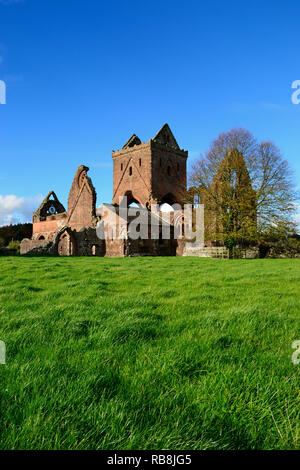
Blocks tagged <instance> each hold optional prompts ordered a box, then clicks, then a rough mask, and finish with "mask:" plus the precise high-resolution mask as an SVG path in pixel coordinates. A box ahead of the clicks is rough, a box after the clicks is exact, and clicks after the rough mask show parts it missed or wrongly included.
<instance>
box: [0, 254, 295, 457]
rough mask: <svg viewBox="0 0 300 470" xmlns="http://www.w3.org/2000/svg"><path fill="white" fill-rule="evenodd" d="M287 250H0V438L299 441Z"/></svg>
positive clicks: (66, 444)
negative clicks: (235, 254)
mask: <svg viewBox="0 0 300 470" xmlns="http://www.w3.org/2000/svg"><path fill="white" fill-rule="evenodd" d="M299 293H300V260H267V259H266V260H253V261H251V260H249V261H241V260H233V261H226V260H208V259H197V258H134V259H130V258H129V259H106V258H9V257H7V258H0V340H3V341H5V343H6V348H7V364H6V365H1V364H0V383H1V388H0V413H1V415H0V416H1V426H0V448H2V449H296V448H297V449H299V448H300V444H299V397H300V395H299V389H300V383H299V373H300V365H298V366H297V365H293V364H292V361H291V355H292V353H293V350H292V348H291V344H292V342H293V341H294V340H297V339H300V296H299Z"/></svg>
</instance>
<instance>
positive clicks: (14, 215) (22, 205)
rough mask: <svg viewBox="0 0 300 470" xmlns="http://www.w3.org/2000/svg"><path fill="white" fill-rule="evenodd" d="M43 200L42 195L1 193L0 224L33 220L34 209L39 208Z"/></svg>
mask: <svg viewBox="0 0 300 470" xmlns="http://www.w3.org/2000/svg"><path fill="white" fill-rule="evenodd" d="M42 200H43V196H42V195H40V196H36V197H17V196H15V195H14V194H10V195H8V196H1V195H0V226H2V225H9V224H15V223H20V222H21V223H23V222H31V220H32V214H33V211H35V210H36V209H37V208H38V206H39V205H40V203H41V202H42Z"/></svg>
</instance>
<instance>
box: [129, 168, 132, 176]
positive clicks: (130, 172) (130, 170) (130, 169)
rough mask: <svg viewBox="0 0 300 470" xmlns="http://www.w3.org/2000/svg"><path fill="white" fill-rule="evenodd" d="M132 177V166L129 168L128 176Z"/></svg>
mask: <svg viewBox="0 0 300 470" xmlns="http://www.w3.org/2000/svg"><path fill="white" fill-rule="evenodd" d="M131 175H132V166H130V167H129V176H131Z"/></svg>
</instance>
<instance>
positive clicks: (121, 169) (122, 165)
mask: <svg viewBox="0 0 300 470" xmlns="http://www.w3.org/2000/svg"><path fill="white" fill-rule="evenodd" d="M121 171H123V163H121Z"/></svg>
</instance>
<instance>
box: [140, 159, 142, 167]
mask: <svg viewBox="0 0 300 470" xmlns="http://www.w3.org/2000/svg"><path fill="white" fill-rule="evenodd" d="M139 166H142V159H141V158H139Z"/></svg>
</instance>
